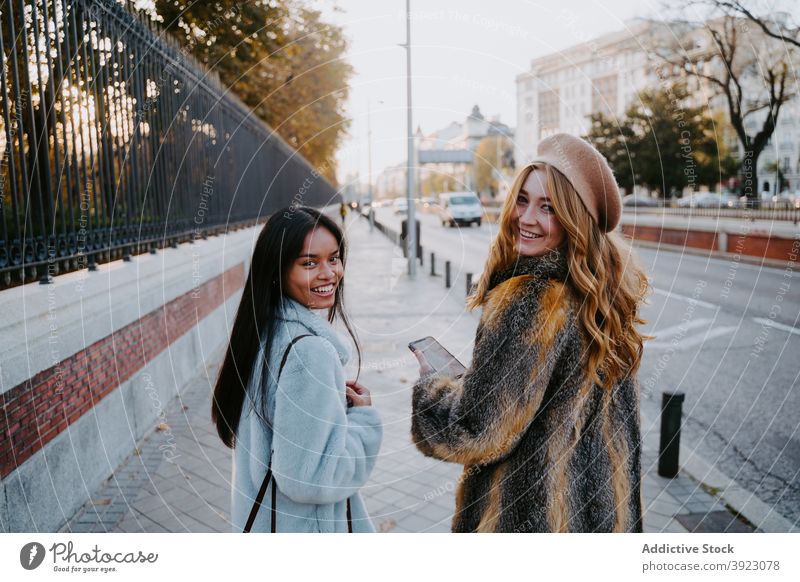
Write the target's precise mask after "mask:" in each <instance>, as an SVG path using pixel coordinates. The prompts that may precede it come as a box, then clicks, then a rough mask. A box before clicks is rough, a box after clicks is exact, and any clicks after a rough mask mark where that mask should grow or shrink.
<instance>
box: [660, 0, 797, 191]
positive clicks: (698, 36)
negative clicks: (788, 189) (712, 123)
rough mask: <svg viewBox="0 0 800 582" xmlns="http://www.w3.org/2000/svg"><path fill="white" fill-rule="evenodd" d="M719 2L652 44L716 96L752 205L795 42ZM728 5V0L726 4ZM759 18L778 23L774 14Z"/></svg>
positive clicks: (789, 92) (678, 71) (786, 92)
mask: <svg viewBox="0 0 800 582" xmlns="http://www.w3.org/2000/svg"><path fill="white" fill-rule="evenodd" d="M725 4H726V3H725V2H720V3H719V5H718V6H715V9H716V12H714V13H712V14H710V15H708V18H707V19H706V20H705V21H704V22H703V23H702V24H700V23H695V24H692V25H691V27H690V32H688V33H687V34H685V35H683V36H682V37H679V38H678V41H677V42H676V43H675V45H673V46H671V47H654V52H655V53H657V54H659V55H660V57H661V59H662V60H663V61H664V62H665V64H666V65H667V67H668V68H670V69H672V70H673V71H675V76H676V77H682V78H687V77H688V78H693V79H696V80H697V81H699V83H700V84H701V86H702V87H704V88H708V89H709V90H711V91H712V92H713V93H714V94H715V95H718V96H719V97H720V98H721V101H722V103H723V104H724V105H723V107H725V109H726V110H727V113H728V119H729V121H730V124H731V127H732V128H733V131H734V132H735V134H736V137H737V139H738V141H739V144H740V150H741V152H740V156H739V160H740V175H741V183H742V186H743V194H744V195H745V196H747V198H748V206H751V207H752V206H757V205H758V191H759V189H758V159H759V157H760V156H761V153H762V152H763V151H764V149H765V148H766V147H767V145H768V144H769V141H770V139H771V137H772V135H773V133H774V132H775V128H776V126H777V123H778V117H779V115H780V112H781V108H782V107H783V105H784V104H785V103H787V102H788V101H789V100H790V99H791V98H792V97H793V96H794V90H793V87H792V86H793V84H794V77H795V71H794V67H793V66H792V63H793V62H796V59H797V56H798V52H797V47H796V46H794V45H791V44H787V43H786V42H781V41H779V40H776V39H775V38H773V37H772V36H770V35H768V34H765V33H764V32H763V31H762V30H761V29H760V28H757V27H755V26H752V24H751V23H750V21H749V20H748V19H746V18H742V17H741V16H739V15H738V14H737V13H736V12H735V10H733V9H732V8H730V7H727V6H725ZM727 4H730V3H727ZM764 22H767V23H771V25H772V26H776V27H777V26H778V25H777V22H776V19H774V18H772V17H765V19H764Z"/></svg>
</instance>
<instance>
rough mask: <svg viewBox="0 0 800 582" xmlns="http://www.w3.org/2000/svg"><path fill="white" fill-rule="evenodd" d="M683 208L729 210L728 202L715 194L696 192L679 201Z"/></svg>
mask: <svg viewBox="0 0 800 582" xmlns="http://www.w3.org/2000/svg"><path fill="white" fill-rule="evenodd" d="M678 206H679V207H681V208H727V207H728V200H727V199H724V198H723V197H722V196H721V195H720V194H715V193H714V192H695V193H694V194H691V195H690V196H686V197H684V198H681V199H680V200H678Z"/></svg>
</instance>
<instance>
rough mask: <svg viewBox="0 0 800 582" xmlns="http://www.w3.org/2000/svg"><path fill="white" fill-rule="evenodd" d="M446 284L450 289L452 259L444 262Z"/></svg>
mask: <svg viewBox="0 0 800 582" xmlns="http://www.w3.org/2000/svg"><path fill="white" fill-rule="evenodd" d="M444 286H445V288H447V289H450V261H445V262H444Z"/></svg>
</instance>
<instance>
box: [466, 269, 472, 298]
mask: <svg viewBox="0 0 800 582" xmlns="http://www.w3.org/2000/svg"><path fill="white" fill-rule="evenodd" d="M471 290H472V273H467V295H469V293H470V291H471Z"/></svg>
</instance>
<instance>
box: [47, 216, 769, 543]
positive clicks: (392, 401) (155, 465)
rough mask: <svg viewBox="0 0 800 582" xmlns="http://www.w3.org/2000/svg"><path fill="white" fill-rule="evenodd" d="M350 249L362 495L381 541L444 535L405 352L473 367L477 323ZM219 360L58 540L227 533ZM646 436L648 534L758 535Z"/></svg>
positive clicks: (367, 239)
mask: <svg viewBox="0 0 800 582" xmlns="http://www.w3.org/2000/svg"><path fill="white" fill-rule="evenodd" d="M348 239H349V242H350V257H349V261H348V267H347V279H346V294H347V302H348V306H349V308H348V312H349V313H350V314H351V317H352V322H353V324H354V325H355V327H356V330H357V333H358V335H359V338H360V340H361V344H362V346H363V358H364V359H363V362H362V367H361V370H362V371H361V376H360V381H361V382H362V383H363V384H365V385H366V386H368V387H369V388H370V389H371V391H372V393H373V403H374V405H375V406H377V407H378V409H379V410H380V412H381V415H382V418H383V421H384V442H383V446H382V448H381V453H380V458H379V460H378V462H377V465H376V468H375V471H374V472H373V474H372V477H371V479H370V481H369V483H368V484H367V485H366V486H365V487H364V489H363V490H362V493H363V495H364V497H365V499H366V502H367V506H368V509H369V511H370V514H371V515H372V517H373V521H374V523H375V526H376V527H377V528H378V530H379V531H382V532H447V531H449V530H450V521H451V518H452V512H453V507H454V502H455V488H456V485H457V483H458V478H459V474H460V466H458V465H454V464H451V463H446V462H442V461H438V460H434V459H429V458H426V457H424V456H423V455H422V454H420V453H419V452H418V451H417V450H416V448H415V447H414V446H413V444H412V443H411V438H410V401H411V391H410V388H411V385H412V384H413V381H414V379H416V377H417V370H418V368H417V364H416V360H415V359H414V358H413V357H412V356H411V353H410V352H409V351H408V349H407V347H406V346H407V344H408V342H409V341H411V340H414V339H417V338H419V337H423V336H426V335H432V336H435V337H437V339H439V340H440V341H441V342H442V343H443V344H444V345H445V346H447V347H448V348H449V349H450V350H451V351H452V352H453V353H454V354H455V355H456V356H457V357H458V358H459V359H461V360H462V361H468V360H469V358H470V355H471V351H472V338H473V336H474V331H475V327H476V325H477V321H478V316H477V314H469V313H467V312H466V311H465V310H464V307H463V303H464V295H465V290H464V288H463V286H462V285H454V287H453V288H452V289H450V290H446V289H445V288H444V283H443V281H442V277H441V276H438V277H432V276H430V275H429V274H428V273H427V269H428V266H427V265H425V266H424V268H421V269H420V271H419V274H418V276H417V279H416V281H411V280H409V278H408V277H407V276H406V275H405V269H406V262H405V260H404V259H403V257H402V253H401V252H400V250H399V249H397V248H396V247H394V246H393V245H392V244H391V243H390V242H389V241H388V239H387V238H386V237H385V236H384V235H383V234H381V233H380V232H379V231H378V230H377V229H375V231H374V232H370V230H369V225H368V223H367V222H366V221H364V220H361V219H359V218H358V217H355V216H353V215H351V218H350V220H349V223H348ZM221 356H222V354H221V353H219V354H216V355H215V357H213V358H211V359H210V361H209V364H208V367H207V369H206V371H205V374H204V375H199V376H198V377H197V378H196V379H194V380H193V381H192V382H190V383H189V385H187V386H186V387H185V388H184V390H183V392H182V395H181V397H180V398H179V399H176V400H175V402H173V405H172V406H171V408H170V411H169V413H168V415H167V419H166V423H164V424H162V425H159V426H158V427H154V428H153V431H152V432H151V433H150V434H149V435H148V436H147V437H146V438H145V439H144V440H143V441H142V442H141V443H140V446H139V448H138V449H137V451H136V452H135V453H134V454H133V455H132V456H131V457H130V458H129V459H128V460H127V461H126V462H125V463H124V464H123V465H122V466H121V467H120V468H119V469H118V470H117V471H116V472H115V474H114V475H113V476H112V477H111V478H110V479H109V480H108V481H107V482H106V484H105V485H104V486H103V487H102V488H101V489H100V490H99V491H97V492H96V493H95V495H94V496H93V498H92V500H91V501H90V502H89V503H87V504H86V506H85V507H84V508H83V509H82V510H81V511H80V512H78V514H77V515H76V516H75V517H74V518H73V519H72V520H71V521H70V523H68V524H67V525H66V526H64V528H63V529H62V531H72V532H106V531H121V532H227V531H230V519H229V515H230V513H229V512H230V490H231V484H230V477H231V452H230V450H228V449H226V448H225V447H224V446H223V445H222V444H221V442H220V441H219V439H218V438H217V436H216V432H215V429H214V428H213V426H212V424H211V421H210V412H209V411H210V401H211V390H212V386H213V380H214V378H215V374H216V371H217V367H218V365H219V362H220V360H221ZM354 359H355V358H354ZM354 375H355V374H354V371H353V372H352V373H351V374H350V376H351V377H352V376H354ZM642 430H643V437H644V450H643V458H642V470H643V474H644V475H643V493H644V501H645V516H644V522H645V531H647V532H686V531H737V532H738V531H753V527H752V526H751V525H750V524H748V523H746V520H742V519H738V518H737V517H736V516H734V514H732V513H731V512H730V511H728V509H727V508H726V503H727V501H726V500H724V499H722V498H720V497H719V495H718V492H717V491H716V490H715V489H713V488H710V487H706V486H704V485H702V484H700V483H699V482H698V481H696V480H694V479H693V478H692V477H691V476H690V475H689V474H688V473H687V472H685V471H682V472H681V474H680V475H679V476H678V477H676V478H674V479H664V478H662V477H659V476H658V475H657V473H656V464H657V450H658V439H659V424H658V419H652V418H643V419H642ZM162 451H169V455H165V454H164V453H163V452H162ZM170 457H171V458H170Z"/></svg>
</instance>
